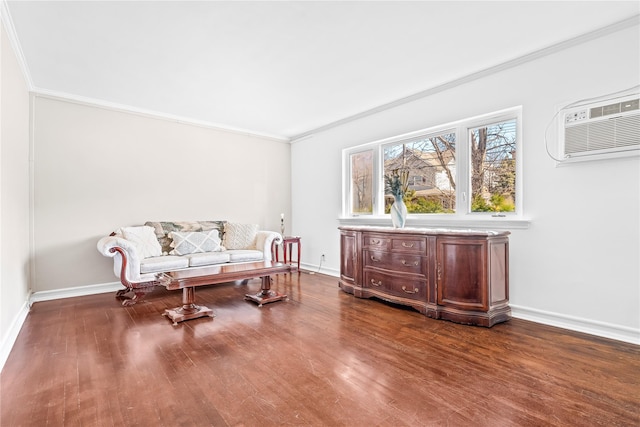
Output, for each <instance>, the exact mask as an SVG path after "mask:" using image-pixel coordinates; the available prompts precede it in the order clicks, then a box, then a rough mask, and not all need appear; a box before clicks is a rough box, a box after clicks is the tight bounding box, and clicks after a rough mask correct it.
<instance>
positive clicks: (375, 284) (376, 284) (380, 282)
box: [371, 279, 382, 286]
mask: <svg viewBox="0 0 640 427" xmlns="http://www.w3.org/2000/svg"><path fill="white" fill-rule="evenodd" d="M371 284H372V285H373V286H382V280H380V281H379V282H377V283H376V281H375V280H373V279H371Z"/></svg>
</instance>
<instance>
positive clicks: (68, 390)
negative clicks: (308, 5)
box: [0, 273, 640, 427]
mask: <svg viewBox="0 0 640 427" xmlns="http://www.w3.org/2000/svg"><path fill="white" fill-rule="evenodd" d="M259 288H260V280H250V281H248V282H247V283H245V284H243V283H241V282H234V283H229V284H221V285H215V286H210V287H199V288H198V289H197V292H196V299H197V301H198V302H199V303H200V304H204V305H207V306H209V307H210V308H212V309H213V310H214V313H215V315H216V317H215V318H202V319H195V320H190V321H187V322H184V323H181V324H179V325H178V326H172V322H171V321H169V320H168V319H167V318H166V317H163V316H162V315H161V314H162V312H163V311H164V310H165V309H166V308H173V307H176V306H179V305H180V304H181V294H180V292H170V291H166V290H164V289H162V288H158V289H156V290H154V292H152V293H151V294H149V295H148V297H147V298H148V299H147V301H146V302H142V303H139V304H136V305H134V306H131V307H122V306H121V305H120V303H119V301H118V300H116V299H115V298H114V296H113V295H111V294H101V295H92V296H86V297H79V298H69V299H63V300H56V301H47V302H39V303H36V304H34V306H33V307H32V310H31V313H30V314H29V316H28V317H27V320H26V321H25V323H24V326H23V328H22V331H21V332H20V335H19V336H18V339H17V341H16V343H15V345H14V348H13V350H12V352H11V354H10V356H9V359H8V360H7V362H6V364H5V367H4V369H3V371H2V374H1V377H0V382H1V387H0V399H1V400H0V410H1V418H0V425H2V426H11V427H13V426H46V425H49V426H149V425H153V426H209V425H211V426H265V425H296V426H305V425H308V426H371V425H374V426H447V425H449V426H511V425H517V426H566V425H572V426H599V425H607V426H638V425H640V347H639V346H635V345H631V344H626V343H621V342H617V341H613V340H607V339H603V338H598V337H593V336H589V335H586V334H580V333H576V332H571V331H566V330H562V329H558V328H553V327H549V326H544V325H540V324H535V323H532V322H527V321H523V320H518V319H513V320H511V321H509V322H506V323H502V324H498V325H495V326H494V327H493V328H490V329H487V328H481V327H472V326H464V325H458V324H454V323H451V322H446V321H440V320H433V319H429V318H427V317H425V316H423V315H421V314H420V313H418V312H417V311H414V310H412V309H407V308H406V307H399V306H395V305H393V304H389V303H385V302H382V301H378V300H375V299H372V300H365V299H358V298H354V297H353V296H352V295H349V294H346V293H344V292H342V291H341V290H340V289H339V288H338V287H337V280H336V279H335V278H333V277H328V276H324V275H321V274H316V275H310V274H307V273H302V274H300V275H298V274H286V275H285V274H281V275H277V276H275V277H274V280H273V283H272V288H273V289H276V290H278V291H279V292H282V293H286V294H287V295H289V300H288V301H280V302H276V303H272V304H266V305H265V306H263V307H258V306H257V305H256V304H255V303H253V302H250V301H245V300H244V294H245V293H255V292H257V291H258V290H259Z"/></svg>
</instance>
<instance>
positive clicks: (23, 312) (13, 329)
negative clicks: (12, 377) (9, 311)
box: [0, 301, 31, 372]
mask: <svg viewBox="0 0 640 427" xmlns="http://www.w3.org/2000/svg"><path fill="white" fill-rule="evenodd" d="M30 306H31V305H30V304H29V303H28V302H27V301H25V302H24V304H22V307H20V311H19V312H18V314H17V315H16V317H15V318H14V319H13V322H12V323H11V326H10V327H9V329H8V330H7V333H6V334H5V336H4V337H2V342H1V343H0V372H2V369H3V368H4V364H5V363H6V362H7V359H8V358H9V354H10V353H11V350H12V349H13V345H14V344H15V343H16V339H18V334H19V333H20V329H22V325H23V324H24V321H25V320H26V319H27V315H28V314H29V307H30Z"/></svg>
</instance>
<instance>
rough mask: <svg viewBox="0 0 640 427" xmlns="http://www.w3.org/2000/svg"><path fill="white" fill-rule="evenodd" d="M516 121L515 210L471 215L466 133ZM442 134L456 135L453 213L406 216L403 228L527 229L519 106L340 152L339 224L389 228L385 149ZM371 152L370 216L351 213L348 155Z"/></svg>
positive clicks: (468, 151) (468, 154) (469, 162)
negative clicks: (341, 187)
mask: <svg viewBox="0 0 640 427" xmlns="http://www.w3.org/2000/svg"><path fill="white" fill-rule="evenodd" d="M512 119H516V185H515V187H516V209H515V212H499V213H496V212H471V200H470V197H469V195H470V194H471V191H470V190H471V159H470V149H469V134H470V131H471V129H475V128H478V127H482V126H487V125H491V124H493V123H498V122H502V121H508V120H512ZM446 132H455V133H456V177H455V179H456V212H455V213H451V214H409V215H408V216H407V227H412V226H418V227H424V226H429V227H434V226H435V227H441V226H444V227H491V228H527V227H528V226H529V223H530V221H529V220H528V219H526V218H525V215H524V212H525V211H524V188H523V185H522V182H523V177H524V176H523V159H522V158H523V155H522V154H523V149H522V145H523V144H522V107H521V106H517V107H512V108H507V109H504V110H500V111H495V112H492V113H489V114H483V115H480V116H475V117H471V118H467V119H462V120H459V121H456V122H452V123H447V124H443V125H439V126H434V127H430V128H426V129H421V130H418V131H415V132H409V133H406V134H403V135H398V136H395V137H391V138H385V139H383V140H378V141H374V142H370V143H367V144H363V145H359V146H355V147H350V148H346V149H344V150H342V158H343V170H342V186H343V190H342V192H343V202H342V215H341V217H340V218H339V221H340V223H341V224H349V225H358V224H360V225H382V226H385V225H386V226H389V225H391V219H390V216H389V214H385V213H384V181H383V177H382V172H383V170H384V168H383V158H382V157H383V156H382V152H383V149H384V147H385V146H388V145H391V144H399V143H402V142H408V141H411V140H415V139H419V138H425V137H430V136H433V135H438V134H442V133H446ZM367 150H373V158H374V165H373V173H374V177H375V178H374V180H373V213H372V214H365V215H359V214H352V213H351V212H350V208H351V199H350V197H351V165H350V158H351V155H352V154H356V153H358V152H362V151H367Z"/></svg>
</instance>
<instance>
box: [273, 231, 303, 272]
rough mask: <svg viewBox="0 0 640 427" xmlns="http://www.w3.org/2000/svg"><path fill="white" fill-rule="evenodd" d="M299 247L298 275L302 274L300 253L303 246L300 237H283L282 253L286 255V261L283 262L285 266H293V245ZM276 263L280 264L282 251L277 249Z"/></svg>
mask: <svg viewBox="0 0 640 427" xmlns="http://www.w3.org/2000/svg"><path fill="white" fill-rule="evenodd" d="M294 243H295V244H297V245H298V250H297V255H298V259H297V265H298V268H297V270H298V273H300V251H301V249H302V245H301V244H300V236H283V237H282V252H283V255H284V259H283V260H282V262H283V263H284V264H291V265H293V244H294ZM276 262H280V251H279V250H278V249H277V248H276Z"/></svg>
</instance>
